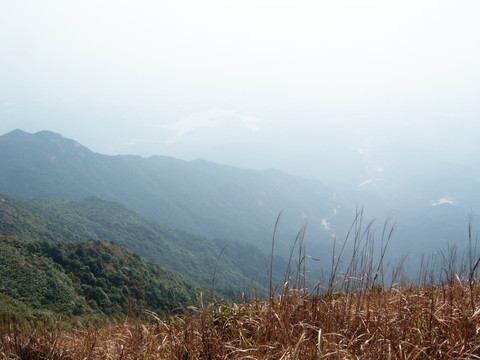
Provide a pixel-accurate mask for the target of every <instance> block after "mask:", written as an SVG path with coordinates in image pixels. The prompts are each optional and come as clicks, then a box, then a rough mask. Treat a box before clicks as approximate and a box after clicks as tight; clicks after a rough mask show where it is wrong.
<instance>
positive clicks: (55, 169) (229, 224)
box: [0, 130, 353, 256]
mask: <svg viewBox="0 0 480 360" xmlns="http://www.w3.org/2000/svg"><path fill="white" fill-rule="evenodd" d="M0 153H1V154H2V155H1V156H0V192H4V193H8V194H11V195H14V196H19V197H24V198H41V197H54V198H65V199H73V200H81V199H83V198H85V197H88V196H92V195H93V196H97V197H99V198H102V199H105V200H108V201H116V202H120V203H123V204H124V205H126V206H128V207H130V208H132V209H134V210H136V211H138V212H139V213H140V214H142V215H143V216H145V217H147V218H150V219H154V220H157V221H159V222H161V223H164V224H166V225H169V226H172V227H175V228H179V229H183V230H188V231H191V232H195V233H198V234H202V235H206V236H210V237H222V238H225V239H236V240H241V241H247V242H251V243H255V244H257V245H258V246H259V247H260V248H262V249H263V250H268V249H269V247H270V242H271V237H272V233H273V226H274V223H275V219H276V217H277V215H278V213H279V212H280V211H281V210H282V209H284V210H285V213H284V217H283V218H282V221H281V223H280V227H279V231H278V239H277V246H279V247H280V250H279V251H280V252H281V253H283V254H284V255H285V254H287V253H288V249H289V247H290V245H291V244H292V242H293V240H294V239H295V236H296V233H297V231H298V230H299V229H300V228H301V226H302V225H303V223H304V222H305V221H306V220H307V219H308V223H309V232H308V233H307V237H308V234H311V235H312V238H314V239H315V241H311V245H310V246H309V249H310V250H311V251H312V252H313V251H316V252H317V254H316V256H318V252H321V251H323V249H324V247H325V244H326V243H329V242H330V234H329V233H328V232H327V231H326V230H325V226H323V225H322V220H323V219H325V218H330V217H331V216H332V214H333V212H334V209H337V210H336V212H337V216H336V218H331V219H330V220H329V221H330V222H333V223H334V222H335V221H336V220H338V219H340V218H341V215H344V217H345V218H348V219H349V220H350V219H351V217H352V215H353V211H351V209H348V210H347V208H346V205H345V203H344V202H343V200H342V199H341V197H340V196H336V195H335V194H334V191H333V190H332V189H331V188H328V187H326V186H324V185H322V184H321V183H320V182H317V181H311V180H306V179H302V178H299V177H295V176H290V175H287V174H285V173H282V172H280V171H276V170H268V171H260V172H259V171H253V170H242V169H237V168H234V167H230V166H224V165H218V164H215V163H211V162H208V161H206V160H202V159H198V160H194V161H190V162H186V161H182V160H177V159H174V158H170V157H164V156H152V157H150V158H142V157H140V156H106V155H101V154H97V153H94V152H92V151H90V150H89V149H87V148H86V147H84V146H82V145H80V144H79V143H77V142H75V141H73V140H70V139H66V138H64V137H62V136H61V135H59V134H56V133H52V132H47V131H42V132H38V133H36V134H30V133H26V132H24V131H21V130H15V131H12V132H10V133H8V134H5V135H3V136H0ZM339 213H340V215H339Z"/></svg>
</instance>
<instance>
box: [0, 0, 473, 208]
mask: <svg viewBox="0 0 480 360" xmlns="http://www.w3.org/2000/svg"><path fill="white" fill-rule="evenodd" d="M478 19H480V2H478V1H462V0H460V1H455V2H453V1H438V0H426V1H422V0H420V1H410V0H406V1H405V0H402V1H380V0H379V1H374V0H366V1H355V0H351V1H345V0H338V1H323V0H316V1H308V0H298V1H283V0H275V1H273V0H264V1H262V0H256V1H248V0H241V1H240V0H221V1H220V0H218V1H214V0H176V1H147V0H137V1H121V0H115V1H113V0H96V1H92V0H82V1H65V0H58V1H53V0H45V1H34V0H32V1H28V0H2V1H1V2H0V79H1V80H0V133H2V134H3V133H6V132H8V131H11V130H13V129H15V128H21V129H23V130H26V131H30V132H35V131H39V130H52V131H55V132H59V133H61V134H62V135H64V136H67V137H70V138H73V139H75V140H77V141H78V142H80V143H82V144H84V145H86V146H87V147H89V148H91V149H92V150H94V151H97V152H101V153H107V154H140V155H142V156H150V155H152V154H161V155H171V156H175V157H180V158H183V159H194V158H197V157H204V158H207V159H209V160H213V161H217V162H221V163H226V164H231V165H235V166H241V167H246V168H256V169H263V168H271V167H275V168H279V169H281V170H284V171H287V172H290V173H293V174H297V175H302V176H306V177H312V178H317V179H320V180H323V181H326V182H335V181H343V182H346V183H351V184H364V185H367V184H368V185H375V184H377V185H378V184H382V182H383V183H385V182H388V181H390V180H391V179H392V178H394V177H396V176H400V175H401V176H408V172H409V171H412V173H415V172H416V173H418V171H420V170H419V169H421V171H423V172H428V171H429V169H430V167H431V166H436V165H437V164H440V163H443V162H447V163H451V164H463V165H468V166H472V165H471V164H475V163H477V162H478V161H479V160H480V159H479V156H480V141H478V135H479V134H480V131H479V130H480V129H479V124H480V106H479V103H480V101H479V100H480V66H479V64H480V41H479V34H480V21H478ZM378 169H382V171H378ZM389 176H390V177H389ZM366 182H368V183H366ZM442 196H443V195H442ZM445 196H446V195H445ZM432 201H438V199H432Z"/></svg>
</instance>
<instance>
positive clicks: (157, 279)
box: [0, 235, 198, 321]
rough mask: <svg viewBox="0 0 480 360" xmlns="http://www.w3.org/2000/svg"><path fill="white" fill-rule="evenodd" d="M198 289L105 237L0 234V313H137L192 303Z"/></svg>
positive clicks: (53, 315) (38, 316) (43, 316)
mask: <svg viewBox="0 0 480 360" xmlns="http://www.w3.org/2000/svg"><path fill="white" fill-rule="evenodd" d="M197 291H198V290H197V289H195V288H193V287H192V286H191V285H189V284H188V283H186V282H185V281H182V280H180V279H179V278H178V277H175V276H173V275H172V274H171V273H169V272H167V271H164V270H162V269H161V268H160V267H159V266H157V265H154V264H152V263H150V262H146V261H145V260H143V259H142V258H141V257H139V256H138V255H136V254H134V253H133V252H131V251H129V250H127V249H125V248H122V247H120V246H118V245H114V244H111V243H108V242H105V241H100V240H90V241H88V242H82V243H77V244H69V245H59V244H51V243H47V242H39V241H32V242H26V241H21V240H17V239H15V238H12V237H9V236H5V235H0V295H1V298H0V303H1V307H0V308H1V310H0V313H1V315H2V316H14V317H21V318H26V319H32V320H33V319H35V320H37V321H38V320H40V319H43V320H45V319H56V318H58V316H59V315H60V316H63V317H65V318H68V317H72V316H87V315H89V316H97V317H98V316H100V317H101V316H104V315H107V316H114V317H119V316H121V315H136V314H138V313H140V311H141V310H142V309H152V310H155V311H159V312H163V311H170V310H172V309H174V308H177V307H182V306H184V305H186V304H188V303H192V301H193V299H194V298H195V295H196V293H197Z"/></svg>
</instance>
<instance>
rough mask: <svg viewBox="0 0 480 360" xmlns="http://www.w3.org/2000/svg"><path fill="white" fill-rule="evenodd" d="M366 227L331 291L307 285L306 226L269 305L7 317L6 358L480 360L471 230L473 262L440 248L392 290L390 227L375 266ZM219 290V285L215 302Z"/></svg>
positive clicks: (2, 330) (335, 267) (479, 298)
mask: <svg viewBox="0 0 480 360" xmlns="http://www.w3.org/2000/svg"><path fill="white" fill-rule="evenodd" d="M361 222H362V213H361V212H359V213H358V214H357V217H356V219H355V221H354V222H353V224H352V228H351V229H350V232H349V235H347V239H346V240H348V237H349V236H350V234H351V235H352V237H353V253H352V254H351V259H350V260H349V262H347V263H346V264H347V265H346V267H345V269H343V270H341V265H340V264H341V258H342V254H343V252H344V248H345V245H343V247H341V249H340V250H339V251H338V253H336V250H335V247H334V250H333V255H332V264H331V269H332V273H331V276H330V278H329V279H328V285H327V288H326V289H320V288H319V287H315V288H314V290H310V291H309V290H308V289H307V286H306V284H307V282H306V276H305V275H306V270H305V269H306V267H305V258H306V256H305V247H304V245H303V235H304V232H305V228H302V230H301V231H300V232H299V234H298V236H297V239H296V240H295V243H294V248H295V246H298V249H299V253H298V254H299V255H298V260H297V261H296V272H295V273H294V272H291V264H292V255H293V248H292V255H291V256H290V260H289V264H288V268H287V271H286V274H285V285H284V287H283V291H282V292H281V294H278V293H276V292H275V291H274V289H273V287H272V282H271V279H270V292H269V299H267V300H264V301H260V300H253V301H243V302H240V303H235V304H230V303H222V302H216V303H208V304H204V301H203V299H202V296H201V295H200V296H199V298H198V304H197V306H196V307H190V308H187V309H184V312H183V313H182V314H181V315H175V316H174V315H172V316H169V317H165V318H160V317H158V316H157V315H156V314H155V313H153V312H150V311H145V312H144V314H143V318H137V319H125V320H124V321H110V322H107V323H105V324H103V325H100V326H98V325H97V326H82V325H76V324H74V323H73V322H72V321H70V322H60V323H58V324H56V325H55V326H51V325H50V326H46V325H43V326H39V325H36V326H33V325H32V324H30V323H28V322H25V321H24V322H21V321H13V320H8V319H7V320H4V321H3V323H2V324H0V356H1V357H2V358H5V359H31V360H37V359H179V360H180V359H192V360H193V359H285V360H286V359H480V286H479V285H480V283H479V277H478V271H479V265H480V258H479V257H478V256H477V255H476V254H477V252H476V250H477V246H476V244H477V242H476V241H475V243H473V241H472V236H471V231H470V228H469V235H470V241H469V249H468V250H469V251H468V256H467V257H463V258H458V257H457V253H456V250H455V248H450V249H449V251H448V252H447V253H441V252H440V262H438V263H437V262H435V261H432V262H431V263H430V262H429V261H426V262H425V263H424V264H423V267H422V269H423V270H421V273H422V274H421V276H419V277H418V280H417V281H416V285H415V286H413V285H403V286H398V285H395V282H396V281H397V282H398V279H400V278H402V269H401V267H402V265H403V263H401V264H400V265H399V267H398V268H395V269H393V272H392V276H391V278H390V280H391V283H392V284H393V285H391V286H390V287H384V285H383V284H384V283H385V282H386V279H385V277H384V269H383V258H384V254H385V250H386V247H387V245H388V242H389V241H390V237H391V234H392V232H393V229H394V225H392V226H390V225H389V223H388V221H387V222H386V223H385V226H384V228H383V231H382V238H381V241H380V252H379V257H378V258H379V259H380V260H379V261H377V262H375V261H374V258H375V256H374V255H375V252H374V247H373V244H374V237H373V236H372V233H371V231H370V230H371V223H369V224H368V225H367V227H366V228H363V227H362V226H361ZM277 223H278V220H277ZM274 241H275V238H274V239H273V241H272V261H273V243H274ZM345 242H346V241H345ZM344 244H345V243H344ZM222 251H223V250H222ZM220 255H221V253H220ZM457 259H459V261H457ZM432 264H433V265H432ZM437 265H439V266H437ZM270 268H272V265H271V266H270ZM434 274H437V276H435V275H434ZM214 279H215V273H214ZM403 283H404V284H407V283H408V282H403ZM213 286H214V280H212V289H211V291H210V296H209V299H211V298H212V293H213Z"/></svg>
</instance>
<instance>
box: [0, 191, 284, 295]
mask: <svg viewBox="0 0 480 360" xmlns="http://www.w3.org/2000/svg"><path fill="white" fill-rule="evenodd" d="M2 232H3V233H4V234H7V235H11V236H17V237H19V238H21V239H23V240H27V241H31V240H42V241H48V242H52V243H60V244H61V243H78V242H80V241H85V240H88V239H102V240H107V241H112V242H115V243H117V244H119V245H122V246H125V247H127V248H129V249H131V250H133V251H134V252H136V253H138V254H139V255H141V256H143V257H144V258H146V259H147V260H149V261H151V262H153V263H155V264H158V265H160V266H161V267H162V268H164V269H166V270H169V271H170V272H172V273H173V274H175V275H176V276H179V277H182V278H184V279H185V280H187V281H190V282H193V283H195V284H197V286H198V287H199V288H203V291H206V292H208V291H209V290H210V286H211V281H212V276H213V273H214V270H215V264H216V261H217V258H218V256H219V254H220V252H221V251H222V249H223V247H224V246H227V245H228V246H227V248H226V249H225V251H224V252H223V254H222V256H221V257H220V259H219V261H218V267H217V276H218V279H217V280H216V284H215V289H216V290H222V291H223V293H225V291H229V292H232V291H233V292H236V293H240V292H246V293H250V294H252V293H255V292H257V295H261V294H262V291H263V290H262V288H263V285H264V284H267V283H268V277H269V274H268V273H267V272H266V269H267V264H269V257H268V256H267V255H266V254H264V253H262V252H261V251H259V250H258V248H256V247H255V246H253V245H249V244H242V243H240V242H230V243H227V241H226V240H222V239H209V238H205V237H202V236H197V235H193V234H190V233H187V232H183V231H179V230H174V229H171V228H168V227H166V226H163V225H160V224H158V223H156V222H153V221H148V220H146V219H144V218H143V217H141V216H140V215H138V214H137V213H135V212H134V211H132V210H129V209H127V208H125V207H124V206H122V205H120V204H116V203H111V202H106V201H103V200H100V199H98V198H94V197H90V198H88V199H85V200H83V201H71V200H60V199H37V200H21V199H15V198H12V197H9V196H6V195H1V196H0V233H2ZM285 268H286V266H285V262H284V261H283V260H281V259H276V261H275V273H274V279H275V280H276V282H277V283H278V284H280V283H281V280H282V276H283V271H284V270H285Z"/></svg>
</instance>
